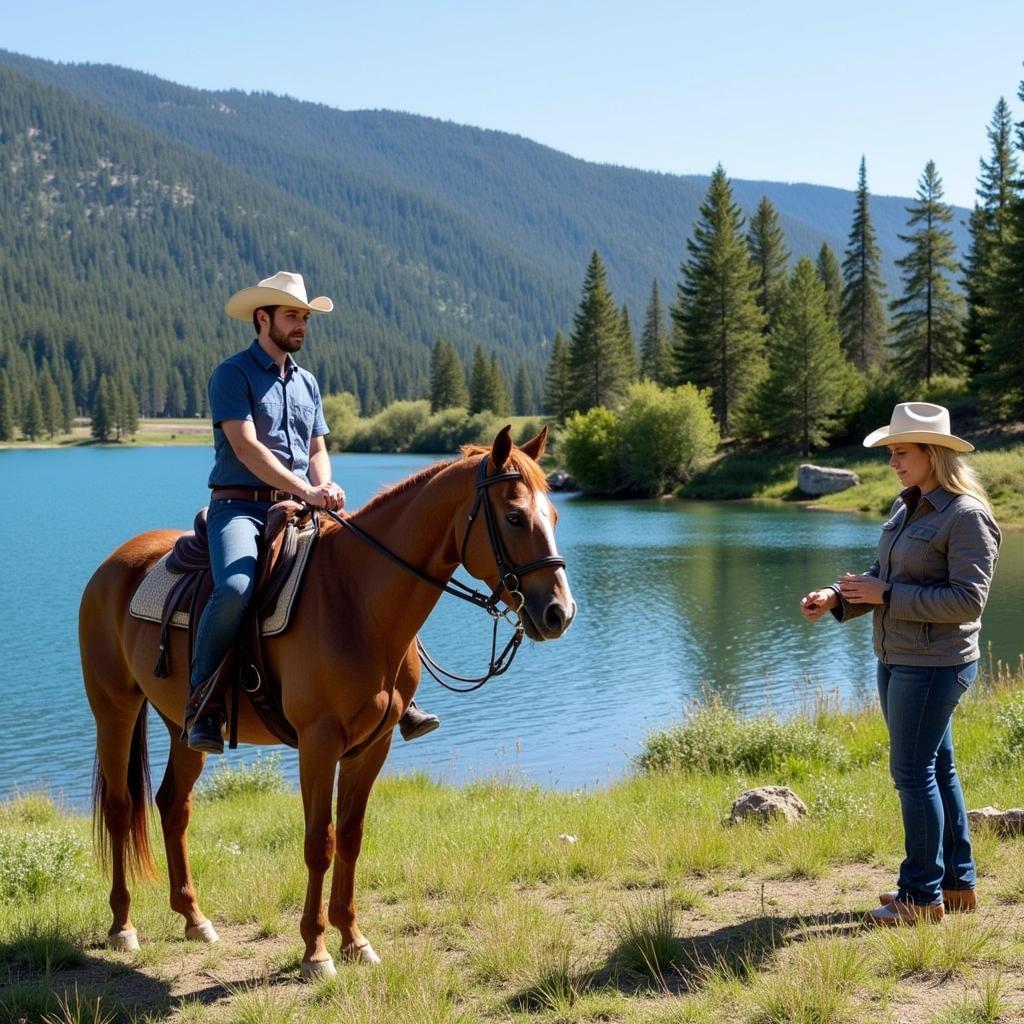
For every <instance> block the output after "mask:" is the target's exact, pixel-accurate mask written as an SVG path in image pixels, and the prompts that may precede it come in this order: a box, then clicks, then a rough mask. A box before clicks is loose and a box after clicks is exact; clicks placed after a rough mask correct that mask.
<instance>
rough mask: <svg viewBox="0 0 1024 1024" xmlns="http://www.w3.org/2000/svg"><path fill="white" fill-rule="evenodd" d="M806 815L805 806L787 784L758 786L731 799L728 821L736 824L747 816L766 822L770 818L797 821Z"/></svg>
mask: <svg viewBox="0 0 1024 1024" xmlns="http://www.w3.org/2000/svg"><path fill="white" fill-rule="evenodd" d="M806 815H807V807H806V805H805V804H804V802H803V800H801V799H800V797H798V796H797V795H796V793H794V792H793V790H791V789H790V788H789V787H788V786H759V787H758V788H757V789H748V790H747V791H746V792H745V793H740V795H739V796H738V797H736V799H735V800H734V801H733V805H732V811H731V812H730V814H729V821H730V822H731V823H732V824H736V823H737V822H740V821H745V820H746V819H747V818H755V819H756V820H758V821H762V822H767V821H771V819H772V818H785V820H786V821H799V819H800V818H803V817H805V816H806Z"/></svg>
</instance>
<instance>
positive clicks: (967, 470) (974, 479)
mask: <svg viewBox="0 0 1024 1024" xmlns="http://www.w3.org/2000/svg"><path fill="white" fill-rule="evenodd" d="M921 447H922V448H924V450H925V451H926V452H927V453H928V457H929V458H930V459H931V463H932V466H933V468H934V469H935V478H936V479H937V480H938V481H939V486H940V487H943V488H945V489H946V490H947V491H950V492H951V493H953V494H969V495H971V497H972V498H977V499H978V501H980V502H981V503H982V505H984V506H985V508H986V509H987V510H988V513H989V515H991V514H992V504H991V503H990V502H989V500H988V494H987V493H986V491H985V488H984V486H983V485H982V483H981V481H980V480H979V479H978V474H977V473H975V472H974V470H973V469H972V468H971V467H970V466H968V465H967V463H966V462H964V460H963V459H961V458H960V456H959V455H958V454H957V453H956V452H955V451H953V449H952V448H943V447H942V446H940V445H937V444H924V445H921Z"/></svg>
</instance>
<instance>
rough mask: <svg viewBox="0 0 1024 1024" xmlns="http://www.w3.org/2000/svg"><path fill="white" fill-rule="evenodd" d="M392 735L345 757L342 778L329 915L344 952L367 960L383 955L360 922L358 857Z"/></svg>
mask: <svg viewBox="0 0 1024 1024" xmlns="http://www.w3.org/2000/svg"><path fill="white" fill-rule="evenodd" d="M391 735H392V733H391V730H390V729H389V730H388V731H387V732H386V733H385V734H384V735H383V736H382V737H381V738H380V739H379V740H377V742H376V743H374V744H373V746H371V747H368V748H367V749H366V750H364V751H363V752H362V753H361V754H360V755H359V756H358V757H355V758H353V759H352V760H351V761H343V762H342V767H341V777H340V778H339V780H338V813H337V818H336V820H337V824H338V835H337V845H336V851H335V859H334V876H333V877H332V878H331V902H330V906H329V908H328V915H329V918H330V922H331V924H332V925H334V927H335V928H338V929H339V930H340V931H341V955H342V956H344V957H346V958H348V959H350V960H359V961H361V962H362V963H365V964H378V963H380V957H379V956H377V953H376V951H375V950H374V948H373V946H371V945H370V943H369V942H368V941H367V939H366V938H364V936H363V934H362V932H361V931H360V930H359V925H358V924H356V896H355V878H356V861H357V860H358V859H359V850H360V847H361V846H362V843H363V819H364V817H365V815H366V801H367V800H368V799H369V796H370V790H371V789H372V788H373V783H374V781H375V780H376V778H377V775H378V774H379V772H380V769H381V766H382V765H383V764H384V761H385V760H386V759H387V756H388V751H389V750H390V749H391Z"/></svg>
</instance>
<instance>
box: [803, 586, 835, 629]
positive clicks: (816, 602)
mask: <svg viewBox="0 0 1024 1024" xmlns="http://www.w3.org/2000/svg"><path fill="white" fill-rule="evenodd" d="M837 604H839V598H838V597H837V596H836V592H835V591H834V590H833V589H832V588H831V587H829V588H828V589H827V590H812V591H811V592H810V593H809V594H808V595H807V596H806V597H804V598H803V599H802V600H801V601H800V611H801V613H802V614H803V617H804V618H805V619H807V621H808V622H815V621H817V620H818V619H820V618H821V617H822V615H824V614H825V612H827V611H830V610H831V609H832V608H835V606H836V605H837Z"/></svg>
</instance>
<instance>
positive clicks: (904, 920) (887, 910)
mask: <svg viewBox="0 0 1024 1024" xmlns="http://www.w3.org/2000/svg"><path fill="white" fill-rule="evenodd" d="M944 914H945V911H944V910H943V907H942V904H941V903H935V904H926V905H921V904H917V903H908V902H907V901H906V900H893V901H892V902H891V903H884V904H882V906H880V907H876V908H875V909H874V910H872V911H870V912H869V913H868V914H866V915H865V918H864V920H865V923H866V924H877V925H883V926H885V925H898V924H916V923H917V922H918V921H936V922H938V921H941V920H942V918H943V916H944Z"/></svg>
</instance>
